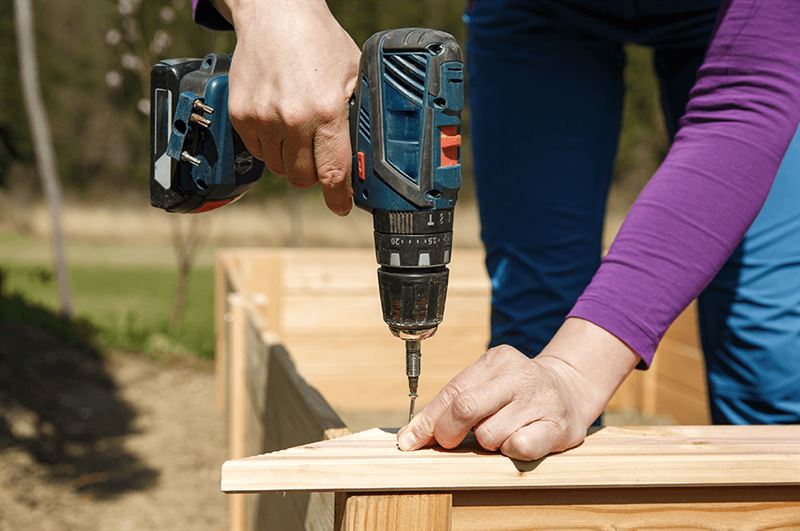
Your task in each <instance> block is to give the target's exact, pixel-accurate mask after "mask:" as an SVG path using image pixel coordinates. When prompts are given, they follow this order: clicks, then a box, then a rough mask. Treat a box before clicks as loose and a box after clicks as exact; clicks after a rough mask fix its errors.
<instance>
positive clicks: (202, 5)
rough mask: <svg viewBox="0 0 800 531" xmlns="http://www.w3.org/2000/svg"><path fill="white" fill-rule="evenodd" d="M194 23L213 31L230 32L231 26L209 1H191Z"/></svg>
mask: <svg viewBox="0 0 800 531" xmlns="http://www.w3.org/2000/svg"><path fill="white" fill-rule="evenodd" d="M192 14H193V15H194V21H195V23H197V24H200V25H201V26H205V27H207V28H210V29H213V30H232V29H233V26H231V23H230V22H228V21H227V20H225V19H224V18H223V16H222V15H220V14H219V12H218V11H217V10H216V9H214V6H212V5H211V1H210V0H192Z"/></svg>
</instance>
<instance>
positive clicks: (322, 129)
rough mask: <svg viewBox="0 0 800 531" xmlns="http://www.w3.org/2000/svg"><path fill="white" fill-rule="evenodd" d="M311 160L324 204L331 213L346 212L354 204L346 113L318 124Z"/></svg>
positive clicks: (344, 214)
mask: <svg viewBox="0 0 800 531" xmlns="http://www.w3.org/2000/svg"><path fill="white" fill-rule="evenodd" d="M314 161H315V164H316V167H317V178H318V179H319V182H320V184H321V185H322V195H323V196H324V197H325V204H326V205H328V208H329V209H330V210H331V211H333V212H334V213H336V214H338V215H340V216H346V215H347V214H348V213H349V212H350V210H351V209H352V208H353V191H352V186H351V183H350V173H351V168H352V164H353V162H352V161H353V155H352V153H351V147H350V127H349V125H348V121H347V114H346V113H344V114H343V116H340V117H338V118H336V119H334V120H333V121H331V122H326V123H324V124H322V125H320V126H319V127H318V128H317V130H316V132H315V133H314Z"/></svg>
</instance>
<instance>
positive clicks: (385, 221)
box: [150, 28, 464, 420]
mask: <svg viewBox="0 0 800 531" xmlns="http://www.w3.org/2000/svg"><path fill="white" fill-rule="evenodd" d="M229 66H230V57H229V56H227V55H221V54H209V55H208V56H206V57H205V58H204V59H171V60H165V61H161V62H160V63H158V64H157V65H155V66H154V67H153V69H152V72H151V96H152V99H151V143H152V164H151V179H150V202H151V204H152V205H153V206H155V207H158V208H162V209H164V210H167V211H170V212H192V213H196V212H205V211H208V210H212V209H214V208H218V207H220V206H222V205H225V204H227V203H230V202H232V201H234V200H236V199H238V198H239V197H241V196H242V194H244V193H245V192H246V191H247V189H248V188H249V186H250V185H251V184H252V183H253V182H255V181H256V180H258V178H259V177H260V176H261V173H262V171H263V163H261V162H260V161H258V160H256V159H254V158H253V156H252V155H251V154H250V153H249V152H248V151H247V149H246V148H245V146H244V144H243V143H242V141H241V138H240V137H239V135H238V134H237V133H236V131H234V130H233V128H232V127H231V124H230V119H229V117H228V113H227V99H228V76H227V73H228V68H229ZM463 74H464V73H463V63H462V59H461V48H460V47H459V45H458V43H457V42H456V40H455V39H454V38H453V37H452V36H451V35H449V34H447V33H444V32H441V31H435V30H430V29H420V28H404V29H395V30H388V31H382V32H379V33H376V34H375V35H373V36H372V37H370V38H369V39H368V40H367V42H366V43H365V44H364V47H363V49H362V56H361V65H360V72H359V80H358V83H357V86H356V90H355V93H354V95H353V98H352V99H351V102H350V140H351V145H352V152H353V170H352V188H353V199H354V201H355V204H356V206H358V207H360V208H362V209H364V210H367V211H369V212H371V213H372V215H373V225H374V237H375V255H376V258H377V261H378V264H379V266H380V267H379V268H378V287H379V292H380V300H381V308H382V311H383V319H384V321H385V322H386V324H387V325H388V326H389V330H390V331H391V332H392V334H394V335H395V336H397V337H399V338H401V339H403V340H404V342H405V347H406V373H407V377H408V386H409V398H410V405H409V420H410V419H411V417H413V414H414V403H415V400H416V398H417V387H418V383H419V376H420V357H421V351H420V342H421V341H422V340H423V339H425V338H428V337H430V336H432V335H433V334H434V333H435V332H436V329H437V327H438V326H439V324H440V323H441V322H442V317H443V314H444V303H445V297H446V295H447V283H448V270H447V264H448V263H449V262H450V255H451V250H452V240H453V208H454V207H455V203H456V199H457V196H458V190H459V188H460V187H461V165H460V158H461V135H460V126H461V110H462V108H463V106H464V83H463V80H464V77H463Z"/></svg>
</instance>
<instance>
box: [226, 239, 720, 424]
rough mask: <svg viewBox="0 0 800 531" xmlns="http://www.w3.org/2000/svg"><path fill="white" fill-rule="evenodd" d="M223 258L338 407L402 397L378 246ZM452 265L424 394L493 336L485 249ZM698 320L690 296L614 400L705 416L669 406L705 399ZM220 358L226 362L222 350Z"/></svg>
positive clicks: (231, 282) (259, 317)
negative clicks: (674, 386)
mask: <svg viewBox="0 0 800 531" xmlns="http://www.w3.org/2000/svg"><path fill="white" fill-rule="evenodd" d="M217 267H223V268H224V269H225V275H224V278H225V285H224V289H225V290H227V291H229V292H230V291H232V292H236V293H239V294H240V295H242V296H243V297H245V298H246V299H247V301H248V303H249V304H250V305H251V306H252V307H253V308H254V309H255V310H256V311H255V314H254V319H255V320H256V321H258V326H259V327H261V329H262V330H263V331H264V332H269V333H270V334H273V335H274V336H275V337H276V338H277V340H279V341H280V342H281V343H283V344H284V345H286V347H287V350H288V351H289V352H291V354H292V358H293V360H294V362H295V363H296V364H297V371H298V372H299V373H300V374H301V375H302V376H303V378H305V379H306V380H307V381H308V382H309V383H310V384H311V385H312V386H314V387H316V388H317V389H318V390H319V391H320V392H321V393H322V394H323V395H324V396H325V398H326V399H327V401H328V402H329V403H331V404H332V405H333V406H334V407H335V408H337V409H341V410H348V411H357V410H363V411H369V410H395V409H398V410H399V409H402V408H404V407H405V404H404V400H403V397H404V395H405V392H404V391H403V389H404V386H405V385H406V384H405V382H404V379H403V377H402V374H403V372H404V368H403V356H402V354H403V353H402V345H398V341H397V340H396V339H395V338H393V337H391V336H390V334H389V333H388V331H387V328H386V325H385V323H383V321H382V320H381V313H380V304H379V299H378V290H377V281H376V269H377V264H376V263H375V257H374V251H373V250H372V249H335V250H333V249H248V248H238V249H229V250H224V251H220V252H218V255H217ZM450 270H451V273H450V286H449V289H448V301H447V305H446V308H445V319H444V323H443V324H442V326H441V327H440V330H439V332H438V333H437V335H436V336H434V337H433V338H432V339H430V340H427V341H426V342H425V344H424V345H423V376H422V381H421V386H422V391H423V395H422V401H423V402H424V401H425V400H426V399H430V398H432V396H433V394H435V393H436V392H437V391H438V390H439V389H440V388H441V387H442V386H443V385H444V384H445V383H446V382H447V381H448V380H449V378H450V377H451V376H452V375H454V374H456V373H458V372H459V371H460V370H462V369H463V368H464V367H466V366H467V365H469V364H470V363H471V362H472V361H473V360H474V359H475V358H476V357H478V356H479V355H480V354H482V353H483V351H484V350H485V346H486V344H487V343H488V339H489V294H490V289H489V281H488V278H487V276H486V272H485V268H484V264H483V252H482V251H481V250H474V249H467V250H465V249H456V250H455V251H454V255H453V261H452V263H451V264H450ZM218 289H219V284H218ZM343 319H344V322H346V323H347V325H346V326H343V325H342V322H343ZM696 328H697V327H696V312H695V308H694V306H690V307H689V308H688V309H687V311H686V312H684V314H683V315H681V316H680V317H679V318H678V320H677V321H676V322H675V323H674V324H673V326H672V327H671V328H670V330H669V332H668V333H667V336H666V337H667V339H665V341H664V344H663V345H662V348H661V349H660V350H659V353H658V354H657V356H656V364H655V365H654V366H653V367H652V368H651V369H650V370H649V371H635V372H634V373H633V374H632V375H631V376H630V377H629V378H628V379H627V380H626V382H625V383H624V384H623V386H622V387H621V388H620V389H619V391H618V393H617V394H616V395H615V396H614V397H612V400H611V402H610V404H609V406H608V408H609V410H620V409H638V410H640V411H642V412H644V413H645V414H649V415H657V414H658V415H668V416H671V417H672V418H673V419H676V420H679V421H680V422H682V423H706V422H708V414H707V408H706V407H703V406H702V405H701V406H699V407H694V406H693V407H692V409H691V410H683V411H673V410H672V408H676V407H680V406H681V405H683V404H687V403H691V404H702V403H703V402H705V400H706V394H705V386H704V383H705V378H704V376H703V375H702V362H701V361H700V353H699V346H698V344H699V343H698V339H697V329H696ZM676 349H678V353H677V355H676V354H674V353H675V352H676ZM332 351H333V352H335V353H336V354H335V355H331V352H332ZM219 358H224V352H223V356H218V359H219ZM219 364H220V365H223V369H224V359H223V360H222V361H221V362H220V363H219ZM662 366H663V369H662ZM398 368H399V371H398ZM662 371H663V374H664V375H668V376H669V377H670V378H679V379H682V380H686V382H687V383H688V384H689V385H691V386H692V387H693V388H695V389H694V390H693V391H691V392H690V393H688V395H686V394H685V395H683V396H680V397H678V399H677V400H675V399H673V398H674V395H675V394H674V393H672V394H670V392H669V391H667V393H666V394H665V393H659V388H660V387H661V386H662V385H663V384H664V382H667V384H668V381H667V380H665V379H664V378H663V377H662ZM365 398H366V399H365Z"/></svg>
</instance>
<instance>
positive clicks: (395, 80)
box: [384, 53, 428, 105]
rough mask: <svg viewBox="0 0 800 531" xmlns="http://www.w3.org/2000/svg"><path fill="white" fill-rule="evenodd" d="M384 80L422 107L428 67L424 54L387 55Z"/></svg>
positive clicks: (385, 57) (385, 56)
mask: <svg viewBox="0 0 800 531" xmlns="http://www.w3.org/2000/svg"><path fill="white" fill-rule="evenodd" d="M384 65H385V68H384V79H385V80H386V81H387V82H388V83H389V84H391V85H392V86H393V87H394V88H396V89H397V90H399V91H401V92H403V93H404V94H406V95H407V96H408V97H409V98H410V99H412V100H414V101H415V102H416V103H417V104H419V105H422V97H423V94H424V93H425V73H426V70H427V67H428V60H427V56H426V54H424V53H402V54H399V53H394V54H392V53H387V54H385V55H384Z"/></svg>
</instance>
